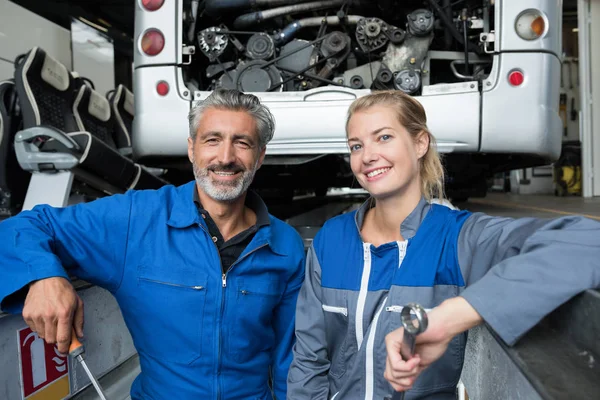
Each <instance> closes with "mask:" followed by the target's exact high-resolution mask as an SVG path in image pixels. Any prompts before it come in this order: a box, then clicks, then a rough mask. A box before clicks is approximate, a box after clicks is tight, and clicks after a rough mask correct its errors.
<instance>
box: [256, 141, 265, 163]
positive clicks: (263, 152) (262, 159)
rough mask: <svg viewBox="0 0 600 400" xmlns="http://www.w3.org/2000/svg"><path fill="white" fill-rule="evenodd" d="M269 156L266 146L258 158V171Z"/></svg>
mask: <svg viewBox="0 0 600 400" xmlns="http://www.w3.org/2000/svg"><path fill="white" fill-rule="evenodd" d="M266 154H267V146H264V147H263V148H262V150H261V151H260V155H259V156H258V162H257V163H256V169H259V168H260V167H261V166H262V164H263V162H264V161H265V155H266Z"/></svg>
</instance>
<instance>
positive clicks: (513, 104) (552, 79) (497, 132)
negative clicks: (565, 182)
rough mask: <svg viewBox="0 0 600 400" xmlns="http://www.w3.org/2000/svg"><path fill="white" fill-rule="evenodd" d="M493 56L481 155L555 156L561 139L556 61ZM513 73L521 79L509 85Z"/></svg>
mask: <svg viewBox="0 0 600 400" xmlns="http://www.w3.org/2000/svg"><path fill="white" fill-rule="evenodd" d="M495 57H496V60H494V64H495V66H496V70H495V71H496V72H495V73H494V75H495V78H496V79H495V82H492V81H489V82H485V83H484V92H483V98H482V107H483V108H482V128H481V149H480V151H481V152H491V153H517V154H534V155H538V156H541V157H545V158H548V159H549V160H553V159H556V158H558V156H559V155H560V147H561V141H562V137H561V132H562V121H561V119H560V116H559V114H558V101H559V90H560V87H559V86H560V85H559V82H560V61H559V60H558V58H557V57H556V56H555V55H553V54H549V53H502V54H500V55H496V56H495ZM513 69H520V70H521V71H523V73H524V75H525V80H524V82H523V84H521V85H520V86H518V87H514V86H511V85H510V83H509V82H508V75H509V72H510V71H511V70H513Z"/></svg>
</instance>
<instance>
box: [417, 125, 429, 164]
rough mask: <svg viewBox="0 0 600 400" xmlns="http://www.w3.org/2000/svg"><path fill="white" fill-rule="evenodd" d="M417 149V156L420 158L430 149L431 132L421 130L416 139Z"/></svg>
mask: <svg viewBox="0 0 600 400" xmlns="http://www.w3.org/2000/svg"><path fill="white" fill-rule="evenodd" d="M415 150H416V152H417V158H418V159H420V158H421V157H423V156H424V155H425V154H427V151H428V150H429V133H427V132H425V131H421V132H420V133H419V134H418V135H417V137H416V139H415Z"/></svg>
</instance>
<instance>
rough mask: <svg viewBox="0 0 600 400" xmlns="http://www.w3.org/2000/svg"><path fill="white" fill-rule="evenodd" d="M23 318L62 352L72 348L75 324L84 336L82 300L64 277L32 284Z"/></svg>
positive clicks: (77, 330) (80, 334)
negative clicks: (72, 333)
mask: <svg viewBox="0 0 600 400" xmlns="http://www.w3.org/2000/svg"><path fill="white" fill-rule="evenodd" d="M23 319H24V320H25V322H26V323H27V325H29V327H30V328H31V330H32V331H34V332H37V334H38V335H39V336H40V337H41V338H43V339H44V340H45V341H46V342H47V343H57V344H58V351H60V352H61V353H67V352H68V350H69V345H70V344H71V331H72V328H73V327H74V328H75V332H76V333H77V336H79V337H83V301H81V299H80V298H79V296H77V293H75V289H73V285H71V282H69V281H68V280H66V279H65V278H59V277H56V278H47V279H42V280H39V281H36V282H33V283H32V284H30V286H29V293H28V294H27V297H26V298H25V305H24V307H23Z"/></svg>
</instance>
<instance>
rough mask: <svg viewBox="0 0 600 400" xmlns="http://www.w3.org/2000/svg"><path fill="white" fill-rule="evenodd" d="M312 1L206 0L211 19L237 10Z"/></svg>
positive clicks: (206, 8) (207, 11)
mask: <svg viewBox="0 0 600 400" xmlns="http://www.w3.org/2000/svg"><path fill="white" fill-rule="evenodd" d="M307 1H310V0H206V5H205V10H206V13H207V14H208V15H210V16H211V17H216V16H218V15H220V14H223V13H228V12H232V11H236V10H243V9H249V8H255V7H256V8H258V7H277V6H281V5H287V4H295V3H304V2H307Z"/></svg>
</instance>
